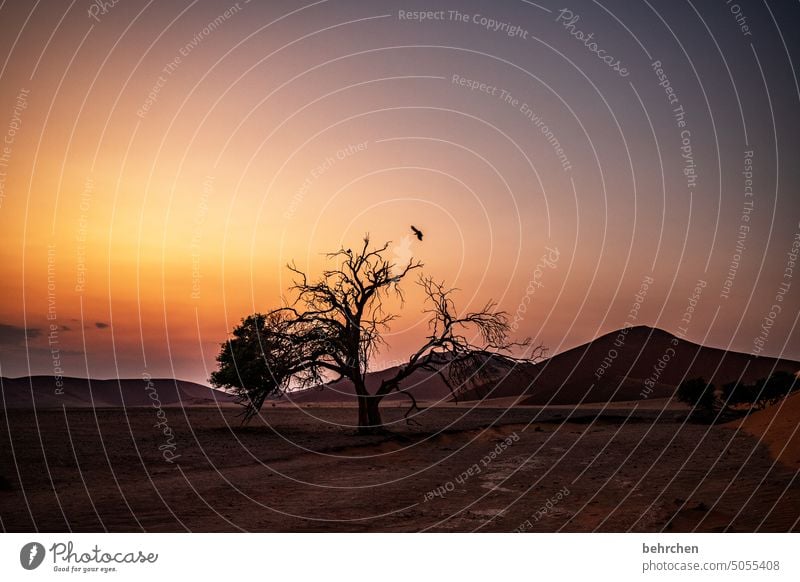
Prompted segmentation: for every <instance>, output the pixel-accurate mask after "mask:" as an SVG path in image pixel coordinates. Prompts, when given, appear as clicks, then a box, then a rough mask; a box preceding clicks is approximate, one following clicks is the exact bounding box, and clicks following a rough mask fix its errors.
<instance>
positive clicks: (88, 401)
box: [0, 376, 234, 408]
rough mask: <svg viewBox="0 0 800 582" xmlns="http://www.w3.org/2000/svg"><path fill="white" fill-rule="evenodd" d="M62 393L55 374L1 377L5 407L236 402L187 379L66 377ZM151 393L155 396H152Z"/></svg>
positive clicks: (196, 404) (102, 406) (185, 404)
mask: <svg viewBox="0 0 800 582" xmlns="http://www.w3.org/2000/svg"><path fill="white" fill-rule="evenodd" d="M62 381H63V386H62V387H61V391H62V393H61V394H58V393H57V392H56V389H57V386H56V383H55V379H54V378H53V376H23V377H21V378H0V387H1V388H2V398H3V401H4V402H5V406H6V408H33V407H34V404H35V406H36V408H60V407H61V406H66V407H68V408H80V407H91V406H94V407H96V408H105V407H120V406H128V407H131V406H152V405H153V402H154V400H153V398H158V401H159V402H160V403H161V406H203V405H213V404H228V403H232V402H234V398H233V397H232V396H230V395H229V394H226V393H224V392H220V391H219V390H214V389H212V388H209V387H208V386H203V385H201V384H195V383H194V382H188V381H186V380H172V379H167V378H153V379H152V380H151V381H150V382H152V387H151V388H149V387H148V384H147V382H145V381H144V380H143V379H141V378H124V379H120V380H91V382H90V381H89V380H87V379H86V378H63V380H62ZM151 394H152V395H153V397H151Z"/></svg>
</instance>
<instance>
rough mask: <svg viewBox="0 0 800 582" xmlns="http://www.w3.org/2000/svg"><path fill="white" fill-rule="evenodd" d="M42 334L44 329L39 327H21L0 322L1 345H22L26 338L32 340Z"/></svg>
mask: <svg viewBox="0 0 800 582" xmlns="http://www.w3.org/2000/svg"><path fill="white" fill-rule="evenodd" d="M40 335H42V330H41V329H39V328H38V327H20V326H18V325H9V324H7V323H0V346H6V347H8V346H20V345H23V344H24V343H25V341H26V340H31V339H34V338H37V337H39V336H40Z"/></svg>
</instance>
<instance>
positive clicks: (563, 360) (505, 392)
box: [291, 326, 800, 405]
mask: <svg viewBox="0 0 800 582" xmlns="http://www.w3.org/2000/svg"><path fill="white" fill-rule="evenodd" d="M443 365H445V364H443ZM485 366H487V367H489V368H490V370H489V373H488V377H489V380H484V381H483V382H471V383H468V384H467V385H464V386H460V387H456V395H457V399H458V400H459V401H474V400H483V399H492V398H509V397H513V398H517V399H518V403H519V404H524V405H542V404H577V403H581V402H586V403H590V402H594V403H597V402H614V401H629V400H642V399H646V398H665V397H670V396H672V395H673V394H674V392H675V389H676V388H677V386H678V385H679V384H680V383H681V382H682V381H683V380H685V379H691V378H697V377H701V376H702V377H703V378H705V379H706V380H709V381H711V382H713V383H714V384H717V385H722V384H726V383H727V382H733V381H736V380H739V379H741V380H743V381H745V382H754V381H755V380H757V379H759V378H764V377H766V376H769V375H770V374H772V373H773V372H776V371H786V372H792V373H794V372H797V371H798V370H800V362H796V361H792V360H785V359H777V358H767V357H756V356H751V355H749V354H743V353H739V352H733V351H726V350H722V349H718V348H712V347H706V346H701V345H698V344H695V343H692V342H689V341H686V340H682V339H679V338H678V337H676V336H674V335H672V334H670V333H668V332H666V331H663V330H660V329H656V328H651V327H647V326H637V327H630V328H625V329H621V330H617V331H614V332H611V333H608V334H606V335H603V336H600V337H598V338H597V339H595V340H594V341H591V342H589V343H587V344H583V345H581V346H578V347H576V348H572V349H570V350H567V351H565V352H562V353H560V354H558V355H556V356H553V357H552V358H549V359H547V360H544V361H542V362H540V363H538V364H520V365H516V366H513V367H510V366H506V365H504V364H502V363H500V362H497V361H492V360H491V359H489V360H487V362H486V364H485ZM395 371H396V368H389V369H387V370H382V371H379V372H374V373H372V374H370V375H369V378H368V382H367V383H368V386H369V387H370V389H374V387H375V386H376V385H377V384H379V383H380V381H381V380H382V379H383V378H385V377H387V376H389V375H392V374H394V373H395ZM402 387H403V390H406V391H408V392H411V393H412V394H413V395H414V396H415V398H417V399H418V400H420V401H425V402H432V401H449V400H451V399H453V395H452V394H451V393H450V390H449V388H448V387H447V385H446V384H445V383H444V381H443V380H442V379H441V378H440V377H439V376H438V374H436V373H434V372H429V371H418V372H416V373H415V374H413V375H412V376H411V377H410V378H409V379H408V380H407V381H405V382H404V383H403V384H402ZM326 388H328V389H327V390H319V389H310V390H306V391H304V392H302V393H299V394H294V395H291V400H293V401H295V402H302V403H309V402H315V403H333V402H336V403H346V402H353V403H355V395H354V392H353V387H352V384H351V383H350V382H349V381H344V380H342V381H338V382H333V383H331V384H328V385H327V386H326ZM403 398H405V397H404V396H403V395H402V394H393V395H392V396H391V397H389V398H388V399H389V400H399V399H403Z"/></svg>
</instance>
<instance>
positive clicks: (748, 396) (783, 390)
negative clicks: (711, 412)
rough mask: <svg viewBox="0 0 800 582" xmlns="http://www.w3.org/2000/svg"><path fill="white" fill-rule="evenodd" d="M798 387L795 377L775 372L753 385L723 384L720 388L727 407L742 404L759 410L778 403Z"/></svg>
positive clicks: (786, 373) (782, 372) (742, 383)
mask: <svg viewBox="0 0 800 582" xmlns="http://www.w3.org/2000/svg"><path fill="white" fill-rule="evenodd" d="M799 387H800V382H798V379H797V376H795V375H794V374H792V373H790V372H784V371H777V372H774V373H773V374H772V375H771V376H770V377H769V378H761V379H759V380H757V381H756V382H755V383H753V384H745V383H744V382H730V383H728V384H725V386H723V387H722V398H723V400H724V401H725V403H726V404H727V405H728V406H736V405H741V404H744V405H747V406H749V407H750V408H752V409H754V410H761V409H763V408H766V407H767V406H771V405H773V404H776V403H778V402H779V401H780V400H782V399H783V398H785V397H786V396H788V395H789V394H791V393H792V392H794V391H796V390H797V389H798V388H799Z"/></svg>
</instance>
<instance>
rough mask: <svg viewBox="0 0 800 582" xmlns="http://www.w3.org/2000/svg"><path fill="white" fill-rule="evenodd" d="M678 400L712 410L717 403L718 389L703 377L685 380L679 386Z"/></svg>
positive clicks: (700, 408)
mask: <svg viewBox="0 0 800 582" xmlns="http://www.w3.org/2000/svg"><path fill="white" fill-rule="evenodd" d="M677 397H678V400H680V401H681V402H685V403H686V404H688V405H690V406H692V407H693V408H696V409H698V410H703V411H711V410H713V409H714V406H715V405H716V404H717V395H716V389H715V388H714V385H713V384H709V383H708V382H706V381H705V380H704V379H703V378H694V379H692V380H684V381H683V382H681V385H680V386H678V392H677Z"/></svg>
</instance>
